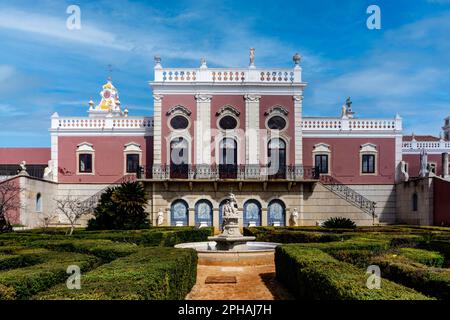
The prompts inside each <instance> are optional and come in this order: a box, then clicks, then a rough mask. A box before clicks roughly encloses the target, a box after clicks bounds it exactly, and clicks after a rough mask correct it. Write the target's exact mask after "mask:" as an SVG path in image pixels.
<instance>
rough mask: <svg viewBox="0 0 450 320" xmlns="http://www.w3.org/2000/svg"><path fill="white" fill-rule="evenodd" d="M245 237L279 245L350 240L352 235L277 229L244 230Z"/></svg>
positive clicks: (258, 228)
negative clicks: (252, 237)
mask: <svg viewBox="0 0 450 320" xmlns="http://www.w3.org/2000/svg"><path fill="white" fill-rule="evenodd" d="M244 235H245V236H254V237H256V241H263V242H277V243H309V242H331V241H339V240H342V239H348V238H350V235H342V234H333V233H329V232H317V231H303V230H288V229H277V228H275V227H272V228H271V227H262V228H261V227H251V228H244Z"/></svg>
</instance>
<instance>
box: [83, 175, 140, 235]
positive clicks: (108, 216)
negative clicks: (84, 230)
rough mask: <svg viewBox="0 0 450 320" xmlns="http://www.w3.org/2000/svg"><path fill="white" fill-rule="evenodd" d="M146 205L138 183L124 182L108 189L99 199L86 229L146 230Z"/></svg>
mask: <svg viewBox="0 0 450 320" xmlns="http://www.w3.org/2000/svg"><path fill="white" fill-rule="evenodd" d="M146 204H147V199H146V196H145V190H144V188H143V186H142V185H141V184H140V183H139V182H124V183H122V184H121V185H120V186H116V187H113V188H108V189H106V190H105V192H104V193H103V194H102V195H101V197H100V200H99V203H98V205H97V207H96V208H95V212H94V216H95V218H93V219H91V220H89V224H88V229H119V230H127V229H141V228H148V227H149V221H148V219H147V213H146V212H145V206H146Z"/></svg>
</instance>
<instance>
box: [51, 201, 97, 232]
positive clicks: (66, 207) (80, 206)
mask: <svg viewBox="0 0 450 320" xmlns="http://www.w3.org/2000/svg"><path fill="white" fill-rule="evenodd" d="M55 202H56V210H57V211H58V212H59V213H61V214H62V215H64V216H65V217H66V218H67V220H68V221H69V223H70V232H69V235H72V233H73V230H74V229H75V224H76V223H77V221H78V220H79V219H80V218H81V217H82V216H84V215H87V214H88V211H89V210H88V208H87V207H86V205H85V203H84V202H83V201H81V200H80V199H79V198H77V197H73V196H71V195H67V196H65V197H64V198H60V199H55Z"/></svg>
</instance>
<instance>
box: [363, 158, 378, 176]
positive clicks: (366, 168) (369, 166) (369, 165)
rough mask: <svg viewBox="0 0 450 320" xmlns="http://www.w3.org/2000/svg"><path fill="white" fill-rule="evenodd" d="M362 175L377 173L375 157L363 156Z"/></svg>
mask: <svg viewBox="0 0 450 320" xmlns="http://www.w3.org/2000/svg"><path fill="white" fill-rule="evenodd" d="M362 173H375V155H374V154H363V155H362Z"/></svg>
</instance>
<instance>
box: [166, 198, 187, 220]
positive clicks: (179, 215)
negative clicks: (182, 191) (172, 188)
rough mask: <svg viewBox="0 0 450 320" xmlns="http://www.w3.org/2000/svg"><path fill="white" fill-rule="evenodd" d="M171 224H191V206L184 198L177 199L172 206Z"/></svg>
mask: <svg viewBox="0 0 450 320" xmlns="http://www.w3.org/2000/svg"><path fill="white" fill-rule="evenodd" d="M170 224H171V225H172V226H177V227H179V226H187V225H188V224H189V206H188V204H187V202H186V201H184V200H181V199H180V200H176V201H174V202H173V203H172V205H171V206H170Z"/></svg>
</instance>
